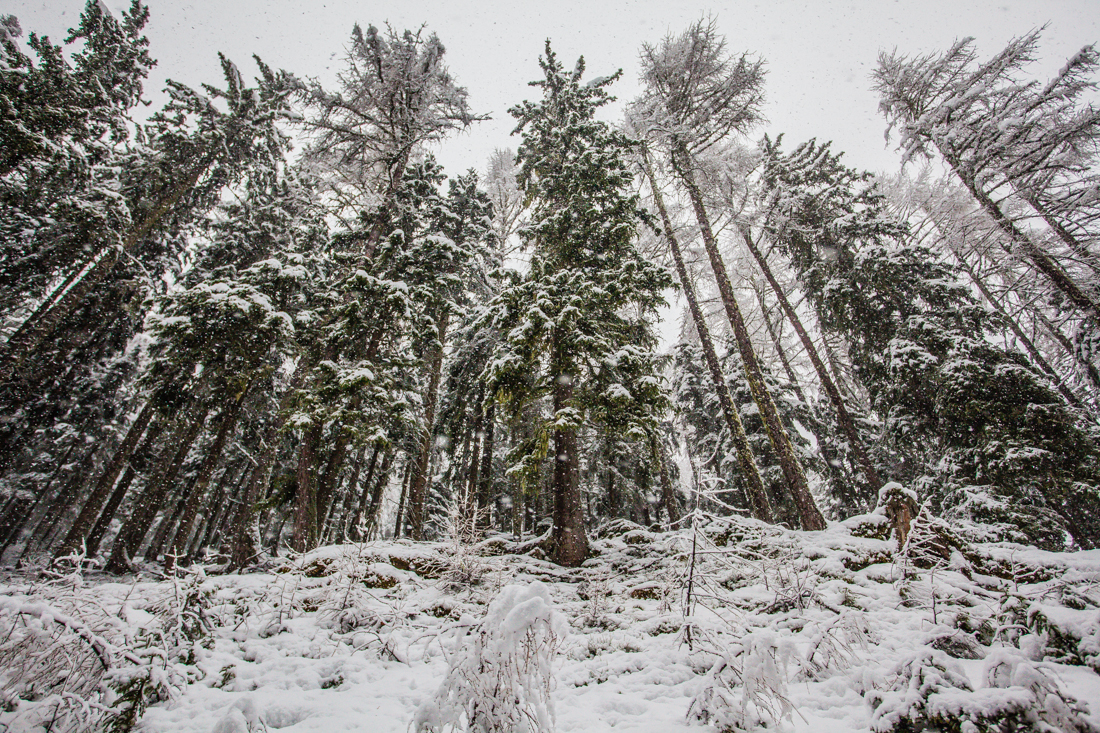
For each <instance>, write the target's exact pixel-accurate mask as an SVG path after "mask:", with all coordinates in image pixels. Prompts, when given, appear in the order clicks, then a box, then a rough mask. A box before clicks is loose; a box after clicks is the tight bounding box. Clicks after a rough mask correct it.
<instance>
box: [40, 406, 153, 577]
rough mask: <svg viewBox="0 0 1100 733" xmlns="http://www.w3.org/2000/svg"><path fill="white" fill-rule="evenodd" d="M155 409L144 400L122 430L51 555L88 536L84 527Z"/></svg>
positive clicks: (71, 548) (70, 548) (76, 545)
mask: <svg viewBox="0 0 1100 733" xmlns="http://www.w3.org/2000/svg"><path fill="white" fill-rule="evenodd" d="M155 413H156V408H155V407H154V406H153V400H151V399H150V400H147V401H146V402H145V406H144V407H142V408H141V412H139V413H138V416H137V418H136V419H135V420H134V422H133V424H132V425H131V426H130V429H129V430H128V431H127V432H126V437H125V438H123V439H122V444H121V445H120V446H119V447H118V450H116V451H115V455H114V456H113V457H112V458H111V460H110V461H109V462H108V463H107V465H106V466H104V468H103V473H102V474H100V477H99V480H98V481H96V484H95V486H94V487H93V488H92V493H91V495H89V497H88V500H87V501H86V502H84V507H83V508H82V509H81V510H80V514H78V515H77V517H76V520H75V521H74V522H73V525H72V527H70V528H69V533H68V534H67V535H65V539H64V541H62V543H61V546H60V547H59V548H58V549H57V552H56V553H55V555H54V556H55V557H63V556H65V555H68V554H70V553H72V552H75V551H77V550H79V549H80V546H81V544H82V543H84V541H85V540H86V539H87V538H88V531H89V530H90V529H91V528H92V526H93V525H94V524H95V521H96V519H97V518H98V517H99V514H100V512H101V511H102V509H103V504H104V502H106V501H107V499H108V498H109V497H110V495H111V489H112V488H113V487H114V485H115V481H116V480H118V476H119V474H120V473H122V469H123V467H124V466H125V465H126V463H127V461H129V460H130V455H131V454H132V453H133V452H134V449H135V448H136V447H137V444H138V441H139V440H141V436H142V435H144V434H145V429H146V428H147V427H148V426H149V421H150V420H152V419H153V415H154V414H155Z"/></svg>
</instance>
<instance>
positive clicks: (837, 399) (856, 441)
mask: <svg viewBox="0 0 1100 733" xmlns="http://www.w3.org/2000/svg"><path fill="white" fill-rule="evenodd" d="M739 229H740V232H741V238H742V239H743V240H744V241H745V246H747V247H748V248H749V252H751V253H752V256H753V258H754V259H755V260H756V264H758V265H759V266H760V271H761V272H763V273H764V279H765V280H767V281H768V285H770V286H771V289H772V292H774V293H775V297H776V298H777V299H778V300H779V307H780V308H782V309H783V313H784V314H785V315H786V316H787V320H788V321H790V323H791V326H792V327H794V331H795V333H797V334H798V338H799V340H800V341H801V342H802V347H803V348H804V349H805V350H806V355H807V356H808V357H810V363H811V364H813V366H814V370H815V371H816V372H817V378H818V380H819V381H820V382H821V387H822V389H824V390H825V394H826V395H828V397H829V401H830V402H832V404H833V410H834V411H835V412H836V419H837V422H838V423H839V424H840V429H841V430H842V431H844V437H846V438H847V439H848V445H849V447H850V448H851V450H852V452H854V453H855V454H856V460H857V461H858V462H859V466H860V468H861V469H862V470H863V478H864V480H865V481H866V482H867V483H868V484H869V485H870V487H871V488H872V489H873V490H874V491H875V492H878V490H879V488H881V486H882V479H880V478H879V475H878V471H877V470H875V465H874V463H872V462H871V458H870V456H868V455H867V450H866V448H864V446H863V440H862V438H861V437H860V435H859V431H857V430H856V425H855V421H853V420H852V416H851V414H850V413H849V412H848V406H847V405H845V404H844V398H843V397H841V396H840V390H839V389H837V386H836V384H835V383H834V382H833V380H832V377H830V376H829V371H828V370H827V369H826V368H825V364H824V362H822V361H821V357H820V356H818V353H817V348H816V347H815V346H814V342H813V341H811V340H810V336H809V334H808V333H806V329H805V328H803V326H802V321H801V320H800V319H799V317H798V314H797V313H795V311H794V308H792V307H791V304H790V301H788V300H787V295H786V293H784V292H783V288H781V287H780V286H779V282H778V281H777V280H776V279H775V275H773V274H772V269H771V266H770V265H768V261H767V260H765V259H764V255H763V254H761V252H760V248H759V247H757V246H756V242H755V241H753V238H752V232H750V231H749V230H748V228H746V227H745V226H743V225H742V226H740V227H739Z"/></svg>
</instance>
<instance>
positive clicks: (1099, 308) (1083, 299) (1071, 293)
mask: <svg viewBox="0 0 1100 733" xmlns="http://www.w3.org/2000/svg"><path fill="white" fill-rule="evenodd" d="M940 152H941V153H943V150H942V148H941V150H940ZM944 160H946V161H947V164H948V165H949V166H950V167H951V170H952V171H954V173H955V175H956V176H958V178H959V180H960V181H962V183H963V185H964V186H966V189H967V190H968V191H970V195H971V196H973V197H974V200H975V201H977V202H978V204H979V205H981V207H982V209H983V210H984V211H985V212H986V213H987V214H989V216H990V218H992V219H993V221H994V223H995V224H996V225H997V226H998V228H1000V230H1001V231H1002V232H1004V233H1005V234H1006V235H1008V238H1009V239H1010V240H1011V241H1012V242H1013V243H1014V244H1015V245H1016V246H1018V247H1019V248H1020V249H1021V250H1022V251H1023V252H1024V254H1025V255H1027V258H1028V259H1029V260H1030V261H1031V263H1032V264H1033V265H1034V266H1035V269H1037V270H1039V272H1041V273H1043V274H1044V275H1046V276H1047V278H1048V279H1049V280H1050V282H1051V283H1052V284H1053V285H1054V287H1055V288H1057V289H1058V290H1059V291H1061V293H1062V294H1063V295H1065V296H1066V299H1067V300H1069V301H1070V302H1071V303H1073V304H1074V305H1075V306H1077V307H1078V308H1080V309H1081V310H1082V311H1084V312H1085V313H1088V314H1089V315H1091V316H1092V317H1093V318H1095V319H1096V320H1097V321H1100V303H1098V302H1097V301H1096V300H1094V299H1093V298H1091V297H1089V295H1088V294H1087V293H1086V292H1085V291H1084V290H1083V289H1082V288H1081V286H1080V285H1078V284H1077V282H1076V281H1075V280H1074V279H1073V278H1072V277H1070V275H1069V273H1067V272H1066V271H1065V270H1064V269H1062V266H1061V265H1059V264H1058V263H1057V262H1055V261H1054V259H1053V258H1051V256H1050V255H1049V254H1047V253H1046V252H1044V251H1043V250H1042V249H1040V248H1039V245H1037V244H1036V243H1035V242H1033V241H1032V240H1031V237H1029V236H1028V235H1027V234H1025V233H1024V232H1023V231H1021V230H1020V228H1019V227H1017V226H1016V224H1015V222H1013V221H1012V220H1011V219H1009V218H1008V216H1006V215H1005V213H1004V212H1003V211H1001V209H1000V207H998V206H997V204H996V203H994V202H993V199H991V198H990V197H989V196H988V194H986V192H985V191H983V190H982V189H980V188H979V187H978V184H977V182H976V181H974V180H973V177H971V176H968V175H965V174H964V173H963V172H962V168H963V166H962V165H961V164H960V161H958V160H956V159H955V158H954V157H953V156H948V155H944Z"/></svg>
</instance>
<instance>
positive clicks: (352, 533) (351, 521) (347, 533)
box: [344, 443, 382, 542]
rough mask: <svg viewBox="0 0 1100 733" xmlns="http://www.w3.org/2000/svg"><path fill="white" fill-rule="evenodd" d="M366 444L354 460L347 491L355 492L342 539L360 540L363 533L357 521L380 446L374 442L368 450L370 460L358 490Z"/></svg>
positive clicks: (368, 497)
mask: <svg viewBox="0 0 1100 733" xmlns="http://www.w3.org/2000/svg"><path fill="white" fill-rule="evenodd" d="M366 451H367V446H365V445H364V446H363V447H362V448H361V449H360V450H359V459H358V460H357V461H356V462H355V474H354V475H353V476H352V480H351V483H350V485H349V486H348V491H352V492H356V498H355V504H354V505H353V506H351V507H350V508H349V510H348V512H347V516H346V517H345V518H344V540H345V541H347V540H351V541H353V542H360V541H362V539H363V535H364V534H365V533H361V532H360V531H359V522H360V519H361V518H362V516H363V510H364V509H365V508H366V505H367V502H369V501H370V489H371V486H372V485H373V481H374V467H375V466H376V465H377V463H378V454H379V453H380V452H381V451H382V449H381V447H380V446H379V445H378V444H377V443H375V444H374V445H373V446H372V448H371V452H370V461H369V462H368V464H367V475H366V477H365V478H364V479H363V483H362V486H363V488H362V490H359V471H360V469H361V468H362V467H363V458H364V457H365V456H366Z"/></svg>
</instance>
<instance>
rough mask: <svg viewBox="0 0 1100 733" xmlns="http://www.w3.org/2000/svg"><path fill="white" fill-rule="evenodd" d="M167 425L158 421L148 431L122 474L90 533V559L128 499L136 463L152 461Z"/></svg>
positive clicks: (88, 551) (87, 546)
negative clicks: (154, 451) (155, 448)
mask: <svg viewBox="0 0 1100 733" xmlns="http://www.w3.org/2000/svg"><path fill="white" fill-rule="evenodd" d="M167 424H168V421H167V420H157V421H156V422H155V423H153V426H152V427H151V428H149V430H147V431H146V433H145V438H144V440H142V441H141V445H140V446H138V448H137V450H135V451H134V454H133V456H132V457H131V460H130V462H129V465H127V466H126V472H125V473H123V474H122V478H121V479H119V482H118V484H117V485H116V486H115V490H114V491H112V492H111V497H110V498H109V499H108V500H107V503H106V504H105V505H104V507H103V511H102V512H100V514H99V519H97V520H96V522H95V526H94V527H92V530H91V532H89V533H88V540H87V542H86V543H85V546H86V548H87V549H86V552H87V553H88V556H89V557H91V556H93V555H95V554H96V553H97V552H99V543H100V542H102V541H103V535H105V534H106V533H107V528H108V527H110V526H111V520H113V519H114V518H115V513H116V512H117V511H118V508H119V506H121V505H122V500H123V499H124V498H126V492H127V491H129V490H130V484H131V483H133V480H134V476H135V475H136V473H137V471H138V470H139V469H138V468H137V467H135V465H134V464H135V462H136V463H138V464H139V465H142V464H147V463H148V462H149V461H150V460H151V459H152V454H153V447H154V446H155V445H156V442H157V439H158V438H160V434H161V433H162V432H164V428H165V426H166V425H167Z"/></svg>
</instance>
